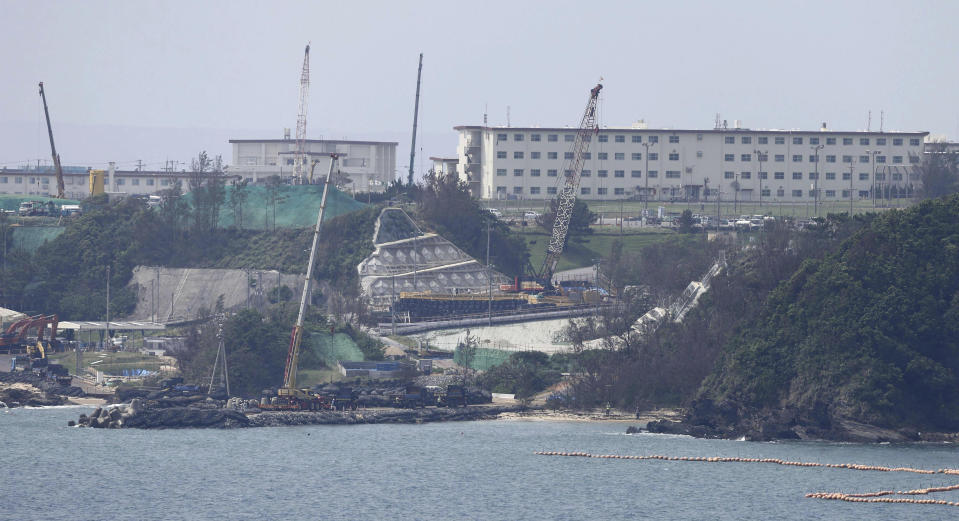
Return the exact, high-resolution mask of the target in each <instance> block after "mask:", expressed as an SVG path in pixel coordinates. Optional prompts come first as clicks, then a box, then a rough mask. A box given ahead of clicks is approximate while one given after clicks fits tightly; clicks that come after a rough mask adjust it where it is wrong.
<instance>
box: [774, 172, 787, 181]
mask: <svg viewBox="0 0 959 521" xmlns="http://www.w3.org/2000/svg"><path fill="white" fill-rule="evenodd" d="M785 178H786V172H776V173H774V174H773V179H779V180H780V181H781V180H783V179H785Z"/></svg>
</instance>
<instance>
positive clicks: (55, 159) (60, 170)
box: [40, 81, 66, 199]
mask: <svg viewBox="0 0 959 521" xmlns="http://www.w3.org/2000/svg"><path fill="white" fill-rule="evenodd" d="M40 99H42V100H43V114H44V115H45V116H46V117H47V134H49V135H50V153H51V154H53V169H54V170H55V171H56V173H57V199H63V198H65V197H66V196H65V195H64V194H63V167H61V166H60V154H57V146H56V145H54V144H53V127H52V126H50V110H48V109H47V95H46V94H44V92H43V82H42V81H41V82H40Z"/></svg>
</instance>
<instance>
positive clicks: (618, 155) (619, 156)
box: [613, 152, 626, 161]
mask: <svg viewBox="0 0 959 521" xmlns="http://www.w3.org/2000/svg"><path fill="white" fill-rule="evenodd" d="M613 159H615V160H617V161H623V160H625V159H626V153H625V152H616V153H615V154H613Z"/></svg>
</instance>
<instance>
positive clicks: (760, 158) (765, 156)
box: [756, 153, 769, 161]
mask: <svg viewBox="0 0 959 521" xmlns="http://www.w3.org/2000/svg"><path fill="white" fill-rule="evenodd" d="M756 161H769V154H763V153H759V154H756Z"/></svg>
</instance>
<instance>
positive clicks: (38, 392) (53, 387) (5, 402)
mask: <svg viewBox="0 0 959 521" xmlns="http://www.w3.org/2000/svg"><path fill="white" fill-rule="evenodd" d="M85 395H86V393H84V392H83V389H80V388H79V387H74V386H68V387H67V386H62V385H57V384H56V383H55V382H53V381H51V380H48V379H46V378H42V377H40V376H37V375H35V374H33V373H31V372H25V371H24V372H11V373H3V372H0V408H2V407H10V408H14V407H45V406H50V405H65V404H67V403H68V402H69V398H71V397H72V398H79V397H83V396H85Z"/></svg>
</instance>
